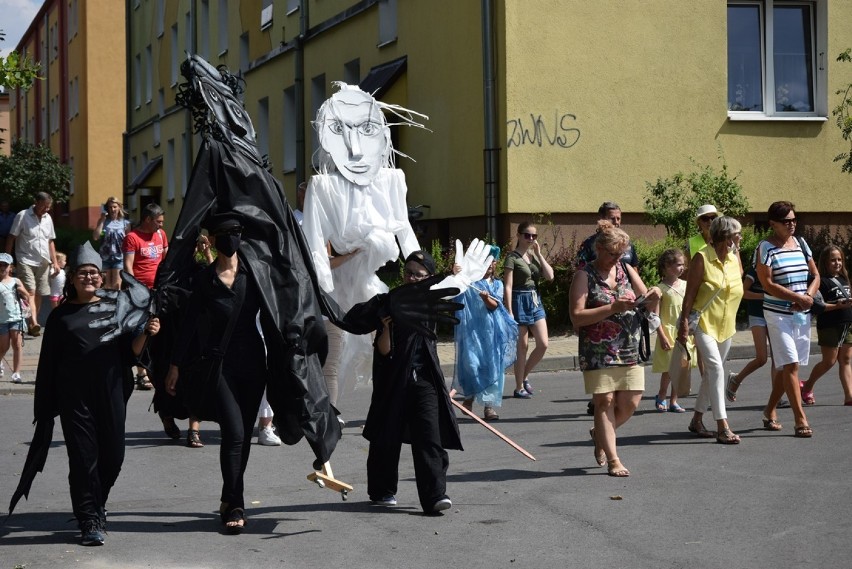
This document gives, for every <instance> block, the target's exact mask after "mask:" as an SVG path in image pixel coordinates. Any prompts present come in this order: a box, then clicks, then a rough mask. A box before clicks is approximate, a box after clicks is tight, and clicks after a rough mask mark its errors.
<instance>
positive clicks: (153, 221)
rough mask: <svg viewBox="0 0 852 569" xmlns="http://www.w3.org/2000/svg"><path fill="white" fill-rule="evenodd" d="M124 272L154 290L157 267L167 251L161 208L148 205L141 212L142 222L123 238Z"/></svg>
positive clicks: (155, 205) (153, 204)
mask: <svg viewBox="0 0 852 569" xmlns="http://www.w3.org/2000/svg"><path fill="white" fill-rule="evenodd" d="M123 249H124V270H125V271H126V272H128V273H130V274H131V275H133V276H134V277H136V279H137V280H138V281H139V282H141V283H142V284H144V285H145V286H147V287H148V288H154V278H155V277H156V276H157V267H158V266H160V262H161V261H162V260H163V257H164V256H165V255H166V251H168V249H169V242H168V240H167V239H166V232H165V231H163V208H161V207H160V206H158V205H157V204H155V203H149V204H148V205H146V206H145V208H144V209H143V210H142V222H141V223H140V224H139V226H138V227H136V228H134V229H132V230H131V231H130V233H128V234H127V237H125V238H124V247H123Z"/></svg>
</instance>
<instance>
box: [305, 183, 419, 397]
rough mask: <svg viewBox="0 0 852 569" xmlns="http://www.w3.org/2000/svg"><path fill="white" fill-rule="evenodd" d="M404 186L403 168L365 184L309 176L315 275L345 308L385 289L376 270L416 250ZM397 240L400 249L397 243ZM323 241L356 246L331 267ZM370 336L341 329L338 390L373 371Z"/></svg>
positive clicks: (340, 250) (308, 232)
mask: <svg viewBox="0 0 852 569" xmlns="http://www.w3.org/2000/svg"><path fill="white" fill-rule="evenodd" d="M407 192H408V188H407V187H406V185H405V174H404V172H403V171H402V170H398V169H394V168H382V169H381V170H379V173H378V174H377V175H376V178H375V179H374V180H373V181H372V183H370V185H369V186H357V185H355V184H353V183H352V182H350V181H349V180H347V179H346V178H344V177H343V176H341V175H340V174H339V173H337V172H334V173H331V174H318V175H315V176H313V177H311V180H310V182H309V183H308V189H307V192H306V193H305V206H304V221H303V223H302V230H303V231H304V233H305V237H306V238H307V241H308V246H309V247H310V249H311V255H312V257H313V262H314V268H315V270H316V274H317V279H318V280H319V284H320V286H321V287H322V289H323V290H324V291H325V292H327V293H329V294H330V295H331V297H332V298H333V299H334V300H335V302H337V304H338V305H339V306H340V308H341V309H343V310H344V311H346V310H349V309H350V308H352V307H353V306H354V305H356V304H358V303H359V302H365V301H367V300H369V299H371V298H372V297H373V296H375V295H377V294H380V293H385V292H388V287H387V285H385V284H384V283H383V282H382V281H381V280H380V279H379V278H378V277H377V276H376V271H378V270H379V269H380V268H381V267H383V266H384V265H385V264H386V263H387V262H388V261H394V260H396V259H397V258H398V257H399V249H400V248H401V249H402V257H403V258H405V257H407V256H408V255H409V254H411V253H412V252H414V251H417V250H419V249H420V245H419V244H418V243H417V237H416V236H415V235H414V229H412V227H411V224H410V223H409V221H408V205H407V204H406V201H405V197H406V193H407ZM397 239H398V240H399V247H398V246H397ZM327 243H331V247H332V248H333V249H334V251H335V252H336V253H337V254H339V255H343V254H346V253H350V252H352V251H355V250H358V251H359V252H358V253H357V254H356V255H353V256H352V257H351V258H350V259H349V260H348V261H346V262H345V263H342V264H341V265H340V266H339V267H337V268H336V269H334V271H332V270H331V265H330V264H329V259H328V249H327V247H326V244H327ZM372 359H373V346H372V339H371V338H370V336H369V335H366V336H356V335H352V334H348V333H343V343H342V346H341V354H340V361H339V363H338V370H340V375H339V377H338V382H339V390H340V393H341V394H343V393H346V392H347V391H351V390H352V389H354V388H355V384H353V383H352V380H353V379H354V380H355V382H356V383H357V384H361V383H365V382H366V381H367V380H368V379H369V378H370V376H371V373H372V365H373V364H372Z"/></svg>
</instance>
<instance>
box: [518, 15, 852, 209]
mask: <svg viewBox="0 0 852 569" xmlns="http://www.w3.org/2000/svg"><path fill="white" fill-rule="evenodd" d="M504 6H505V14H504V16H505V30H504V33H505V42H504V43H503V45H504V46H505V75H504V76H503V81H504V84H505V113H506V116H505V119H506V123H505V125H504V128H505V132H504V134H503V142H504V148H505V152H504V158H505V161H504V167H505V174H506V176H505V179H504V183H505V184H506V192H507V198H508V199H507V200H506V201H504V202H503V203H502V206H503V211H504V212H510V213H511V212H569V213H570V212H593V211H596V210H597V208H598V206H599V205H600V203H601V202H602V201H604V200H615V201H617V202H619V203H620V204H621V206H622V208H623V209H624V210H625V211H626V212H631V211H632V212H641V211H642V209H643V195H644V190H645V182H647V181H654V180H656V179H657V178H658V177H669V176H671V175H673V174H674V173H675V172H677V171H679V170H685V171H688V170H690V169H692V165H691V162H690V159H691V158H692V159H695V160H696V161H698V162H700V163H702V164H710V165H712V166H714V167H716V168H718V167H720V166H721V163H720V162H719V161H718V159H717V156H718V155H719V154H720V153H721V154H722V155H723V156H724V158H725V159H726V160H727V163H728V165H729V168H730V170H731V171H732V172H734V173H736V172H739V171H742V173H741V175H740V177H739V180H740V181H741V183H742V184H743V187H744V189H745V192H746V194H747V196H748V197H749V201H750V203H751V206H752V209H753V210H756V211H761V210H763V211H765V208H766V207H767V205H768V204H769V203H770V202H771V201H773V200H776V199H781V198H797V199H798V202H800V203H798V204H797V205H799V209H802V210H825V208H826V205H827V204H838V205H839V200H840V199H841V197H840V196H842V195H843V192H842V191H841V190H842V189H843V188H846V187H848V178H846V177H845V176H844V175H841V174H840V173H839V168H838V167H837V165H835V164H833V163H832V162H831V159H832V157H833V156H834V155H836V154H837V153H838V152H840V151H841V150H842V144H840V143H839V142H838V140H839V135H838V133H837V131H836V128H835V127H834V125H833V123H832V122H831V120H829V121H828V122H822V123H813V122H799V121H797V122H786V123H781V122H749V123H741V122H739V123H735V122H731V121H729V120H728V117H727V111H726V100H727V11H726V3H725V2H682V1H680V0H654V1H653V2H641V3H640V2H626V3H625V2H616V1H601V2H587V1H584V0H558V1H556V0H535V1H529V0H524V1H519V0H507V1H506V2H505V4H504ZM830 7H831V9H832V13H831V14H830V15H829V37H830V38H832V43H831V49H830V50H829V51H830V53H836V52H839V51H841V49H842V47H843V46H842V45H841V44H840V43H838V42H841V43H842V40H843V38H846V39H847V40H848V38H849V37H852V34H850V31H852V30H850V26H852V18H850V17H849V16H850V11H849V10H850V7H849V6H847V5H846V4H843V6H842V7H841V6H840V3H837V2H832V3H831V5H830ZM545 15H546V16H545ZM828 59H829V61H830V63H829V76H830V77H832V79H831V81H830V88H829V93H833V91H834V90H835V87H836V85H837V84H838V83H839V81H840V79H839V78H834V73H833V71H834V68H835V67H836V64H834V63H833V57H829V58H828ZM847 77H848V75H847ZM829 106H831V95H830V96H829ZM794 201H796V199H794ZM847 207H848V206H847Z"/></svg>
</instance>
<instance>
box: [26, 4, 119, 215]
mask: <svg viewBox="0 0 852 569" xmlns="http://www.w3.org/2000/svg"><path fill="white" fill-rule="evenodd" d="M124 49H125V30H124V6H123V3H121V2H114V1H112V0H46V1H45V2H44V4H43V5H42V7H41V9H40V10H39V12H38V14H36V17H35V18H34V19H33V21H32V23H31V24H30V26H29V28H28V29H27V31H26V33H25V34H24V36H23V37H22V39H21V41H20V42H19V44H18V46H17V47H16V50H17V51H18V52H19V53H24V54H26V55H28V56H29V57H31V58H32V59H34V60H35V61H37V62H39V63H40V64H41V68H42V73H43V77H42V78H41V79H40V80H38V81H36V82H35V84H34V85H33V87H32V88H31V89H29V90H28V91H22V90H20V89H16V90H13V91H11V92H10V115H11V121H10V122H11V126H10V140H14V139H17V138H22V139H25V140H27V141H29V142H31V143H34V144H45V145H47V146H49V147H50V149H51V151H52V152H53V153H54V154H55V155H56V156H58V157H59V159H60V160H61V161H62V162H63V163H65V164H67V165H69V166H70V167H71V170H72V182H71V188H70V190H71V198H70V201H69V203H68V204H63V205H57V206H55V212H54V218H55V220H56V222H57V224H59V225H69V226H73V227H77V228H86V227H94V225H95V223H96V221H97V218H98V216H99V214H100V205H101V204H102V203H104V202H105V201H106V198H107V197H108V196H121V195H122V193H123V188H124V175H123V154H124V153H123V150H122V133H123V131H124V126H125V124H126V113H125V105H124V102H125V88H126V84H125V73H124V65H125V60H126V58H125V51H124Z"/></svg>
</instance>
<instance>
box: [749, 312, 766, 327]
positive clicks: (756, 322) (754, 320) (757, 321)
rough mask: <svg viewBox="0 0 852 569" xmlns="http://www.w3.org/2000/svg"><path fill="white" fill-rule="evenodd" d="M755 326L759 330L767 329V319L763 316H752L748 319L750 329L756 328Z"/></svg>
mask: <svg viewBox="0 0 852 569" xmlns="http://www.w3.org/2000/svg"><path fill="white" fill-rule="evenodd" d="M755 326H757V327H759V328H766V318H764V317H762V316H751V315H749V317H748V327H749V328H754V327H755Z"/></svg>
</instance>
